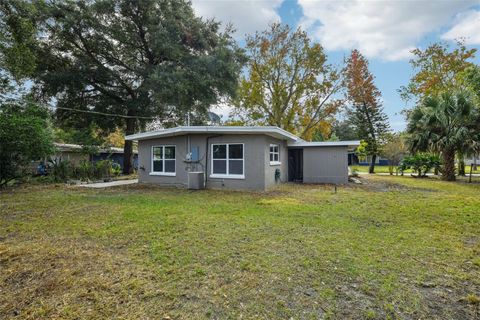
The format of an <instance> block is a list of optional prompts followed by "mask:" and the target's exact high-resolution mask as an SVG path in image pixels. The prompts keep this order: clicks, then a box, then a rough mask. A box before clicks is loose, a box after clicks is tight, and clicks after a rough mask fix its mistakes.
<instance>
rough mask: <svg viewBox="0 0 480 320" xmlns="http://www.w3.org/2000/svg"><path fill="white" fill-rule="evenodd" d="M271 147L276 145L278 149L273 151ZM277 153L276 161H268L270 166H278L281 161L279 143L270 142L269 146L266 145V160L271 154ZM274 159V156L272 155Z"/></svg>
mask: <svg viewBox="0 0 480 320" xmlns="http://www.w3.org/2000/svg"><path fill="white" fill-rule="evenodd" d="M272 147H277V149H278V151H277V152H275V151H273V152H272V151H271V150H270V149H271V148H272ZM272 154H273V155H277V156H278V161H270V165H271V166H278V165H281V164H282V162H281V161H280V145H279V144H276V143H271V144H270V146H268V160H270V156H271V155H272ZM273 158H274V159H275V156H274V157H273Z"/></svg>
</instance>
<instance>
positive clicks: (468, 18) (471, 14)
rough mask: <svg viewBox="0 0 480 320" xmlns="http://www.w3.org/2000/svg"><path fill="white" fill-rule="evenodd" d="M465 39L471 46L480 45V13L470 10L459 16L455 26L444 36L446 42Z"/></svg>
mask: <svg viewBox="0 0 480 320" xmlns="http://www.w3.org/2000/svg"><path fill="white" fill-rule="evenodd" d="M460 38H463V39H465V43H466V44H469V45H479V44H480V11H476V10H470V11H467V12H464V13H460V14H459V15H458V16H457V19H456V23H455V25H454V26H453V27H452V28H451V29H450V30H449V31H447V32H445V33H444V34H443V35H442V39H444V40H455V39H460Z"/></svg>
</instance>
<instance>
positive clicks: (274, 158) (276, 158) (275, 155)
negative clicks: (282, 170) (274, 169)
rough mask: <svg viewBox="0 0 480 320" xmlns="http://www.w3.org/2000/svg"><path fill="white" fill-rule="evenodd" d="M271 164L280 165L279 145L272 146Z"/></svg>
mask: <svg viewBox="0 0 480 320" xmlns="http://www.w3.org/2000/svg"><path fill="white" fill-rule="evenodd" d="M270 164H271V165H275V164H280V148H279V146H278V144H271V145H270Z"/></svg>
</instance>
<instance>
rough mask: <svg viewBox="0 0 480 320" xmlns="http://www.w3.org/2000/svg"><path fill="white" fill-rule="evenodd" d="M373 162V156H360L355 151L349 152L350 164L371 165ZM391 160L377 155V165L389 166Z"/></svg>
mask: <svg viewBox="0 0 480 320" xmlns="http://www.w3.org/2000/svg"><path fill="white" fill-rule="evenodd" d="M371 162H372V156H359V155H356V154H355V152H350V153H349V154H348V165H359V166H369V165H370V163H371ZM389 163H390V161H389V160H388V159H387V158H384V157H381V156H377V157H376V159H375V165H377V166H388V165H389Z"/></svg>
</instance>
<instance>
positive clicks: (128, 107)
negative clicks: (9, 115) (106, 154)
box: [0, 0, 244, 172]
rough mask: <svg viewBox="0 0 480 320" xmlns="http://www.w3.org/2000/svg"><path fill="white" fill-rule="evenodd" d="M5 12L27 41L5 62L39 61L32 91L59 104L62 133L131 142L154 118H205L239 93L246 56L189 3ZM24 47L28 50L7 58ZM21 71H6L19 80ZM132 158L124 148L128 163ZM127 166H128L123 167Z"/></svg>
mask: <svg viewBox="0 0 480 320" xmlns="http://www.w3.org/2000/svg"><path fill="white" fill-rule="evenodd" d="M0 11H1V14H2V15H3V16H4V17H5V20H6V21H11V20H15V21H20V22H21V23H7V24H5V28H6V30H5V32H6V33H8V34H11V35H17V34H22V35H23V34H25V35H24V36H22V37H16V36H11V37H8V38H5V42H6V44H5V45H3V46H2V47H0V50H1V52H2V54H3V55H5V56H9V57H12V58H13V57H15V56H19V57H21V56H22V54H19V53H24V52H27V53H31V54H33V55H34V59H36V60H37V61H39V60H40V59H41V62H42V63H37V64H34V68H33V70H31V68H25V69H28V70H29V72H28V76H29V77H30V78H31V79H32V80H33V81H34V87H35V89H38V90H41V91H42V93H43V94H44V95H46V96H50V97H54V98H55V101H56V103H57V107H59V108H58V109H57V112H56V116H57V119H58V121H59V122H60V123H62V124H63V125H64V126H66V127H74V128H80V129H81V128H87V127H89V126H90V124H92V123H94V124H95V125H97V126H98V127H99V128H101V129H102V130H105V131H107V132H108V131H114V130H115V129H116V128H117V127H120V128H122V129H123V130H125V133H126V134H132V133H134V131H135V130H136V128H141V127H143V126H144V125H145V122H146V121H151V120H152V119H153V118H157V119H160V120H161V121H162V123H163V124H164V125H166V126H170V125H175V124H179V123H183V122H184V118H185V117H184V115H185V114H186V113H187V112H191V113H192V114H194V115H198V117H200V116H201V115H206V113H207V111H208V108H209V106H210V105H212V104H215V103H217V101H218V100H219V99H220V98H222V97H224V96H233V95H234V94H235V92H236V90H237V83H238V75H239V72H240V69H241V67H242V64H243V62H244V57H243V54H242V50H241V49H239V47H238V46H237V44H236V42H235V41H234V39H233V38H232V32H233V31H232V30H231V29H230V28H226V30H225V31H224V32H221V31H220V24H219V23H217V22H215V21H213V20H203V19H201V18H199V17H196V16H195V14H194V11H193V9H192V6H191V3H190V2H186V1H176V0H152V1H129V0H102V1H87V0H80V1H32V2H26V1H21V0H19V1H7V2H4V3H2V6H0ZM23 22H25V23H23ZM27 22H28V23H27ZM25 39H29V41H28V48H21V49H20V52H13V53H12V52H10V51H9V50H8V48H13V47H18V46H21V45H22V44H24V43H25V41H24V40H25ZM17 51H18V50H17ZM7 62H8V61H7ZM17 64H18V63H13V62H12V63H7V64H6V66H5V67H6V68H7V70H8V71H10V72H11V73H13V74H17V73H19V72H17V69H16V65H17ZM19 74H20V75H22V74H21V73H19ZM62 108H68V109H75V110H81V111H87V112H90V111H94V112H103V113H108V114H117V115H122V116H123V117H118V116H117V117H115V116H105V115H99V114H92V113H85V112H75V111H73V112H72V111H71V110H65V109H62ZM198 117H197V118H198ZM131 153H132V142H131V141H126V142H125V157H126V159H130V155H131ZM131 165H132V164H131V161H126V162H125V164H124V169H125V170H126V171H127V172H129V171H130V170H131Z"/></svg>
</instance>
